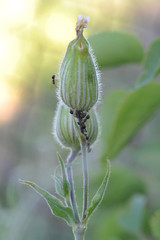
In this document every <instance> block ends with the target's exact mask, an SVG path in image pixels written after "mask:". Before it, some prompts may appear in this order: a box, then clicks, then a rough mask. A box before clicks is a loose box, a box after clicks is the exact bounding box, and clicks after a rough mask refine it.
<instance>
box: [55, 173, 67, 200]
mask: <svg viewBox="0 0 160 240" xmlns="http://www.w3.org/2000/svg"><path fill="white" fill-rule="evenodd" d="M53 178H54V181H55V188H56V193H57V194H59V195H60V196H62V197H64V190H63V179H62V177H60V176H58V175H54V177H53Z"/></svg>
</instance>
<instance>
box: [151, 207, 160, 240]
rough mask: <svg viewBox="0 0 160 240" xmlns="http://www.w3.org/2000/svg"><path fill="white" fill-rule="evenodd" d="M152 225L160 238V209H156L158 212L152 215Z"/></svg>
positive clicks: (155, 234)
mask: <svg viewBox="0 0 160 240" xmlns="http://www.w3.org/2000/svg"><path fill="white" fill-rule="evenodd" d="M150 225H151V229H152V232H153V234H154V236H155V237H156V238H157V239H160V210H158V211H156V213H155V214H154V215H153V216H152V218H151V221H150Z"/></svg>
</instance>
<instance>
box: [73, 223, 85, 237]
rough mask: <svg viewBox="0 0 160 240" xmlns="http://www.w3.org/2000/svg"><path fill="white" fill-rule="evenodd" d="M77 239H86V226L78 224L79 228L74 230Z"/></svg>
mask: <svg viewBox="0 0 160 240" xmlns="http://www.w3.org/2000/svg"><path fill="white" fill-rule="evenodd" d="M73 234H74V239H75V240H85V228H83V227H81V226H77V229H76V230H75V231H74V232H73Z"/></svg>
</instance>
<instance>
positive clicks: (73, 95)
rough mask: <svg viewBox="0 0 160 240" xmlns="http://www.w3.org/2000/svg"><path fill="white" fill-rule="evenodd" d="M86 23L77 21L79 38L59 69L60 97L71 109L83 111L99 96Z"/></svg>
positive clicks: (71, 43)
mask: <svg viewBox="0 0 160 240" xmlns="http://www.w3.org/2000/svg"><path fill="white" fill-rule="evenodd" d="M81 17H82V16H81ZM80 20H81V21H82V20H84V19H80ZM86 21H87V20H86ZM78 24H79V25H78ZM85 24H86V22H78V21H77V27H76V32H77V38H76V39H74V40H73V41H71V42H70V44H69V46H68V48H67V51H66V54H65V56H64V59H63V61H62V64H61V67H60V71H59V78H60V86H59V96H60V98H61V99H62V100H63V102H64V103H65V104H66V105H67V106H68V107H70V108H71V109H73V110H81V111H88V110H89V109H90V108H91V107H93V106H94V105H95V103H96V102H97V100H98V98H99V73H98V69H97V64H96V61H95V58H94V56H93V54H92V51H91V48H90V44H89V42H88V41H87V40H86V39H85V37H84V36H83V28H84V27H86V25H85Z"/></svg>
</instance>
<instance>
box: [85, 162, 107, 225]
mask: <svg viewBox="0 0 160 240" xmlns="http://www.w3.org/2000/svg"><path fill="white" fill-rule="evenodd" d="M107 164H108V168H107V173H106V175H105V177H104V179H103V181H102V184H101V185H100V187H99V189H98V191H97V192H96V194H95V195H94V197H93V198H92V201H91V204H90V206H89V208H88V209H87V210H86V212H85V214H86V218H85V219H84V220H83V224H86V222H87V220H88V219H89V217H90V216H91V214H92V213H93V212H94V211H95V210H96V208H97V207H98V206H99V205H100V203H101V201H102V200H103V197H104V194H105V191H106V188H107V185H108V181H109V177H110V173H111V164H110V161H109V160H107Z"/></svg>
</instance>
